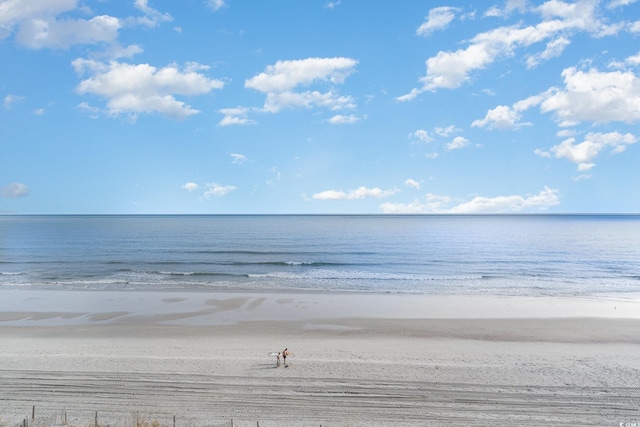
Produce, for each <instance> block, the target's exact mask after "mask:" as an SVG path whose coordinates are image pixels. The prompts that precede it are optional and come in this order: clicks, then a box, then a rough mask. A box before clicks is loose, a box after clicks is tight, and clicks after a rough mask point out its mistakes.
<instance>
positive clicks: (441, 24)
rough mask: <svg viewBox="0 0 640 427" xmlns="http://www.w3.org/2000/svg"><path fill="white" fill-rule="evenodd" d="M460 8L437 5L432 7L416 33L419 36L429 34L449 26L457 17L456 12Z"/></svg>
mask: <svg viewBox="0 0 640 427" xmlns="http://www.w3.org/2000/svg"><path fill="white" fill-rule="evenodd" d="M459 10H460V9H459V8H456V7H448V6H442V7H435V8H433V9H431V10H430V11H429V15H428V16H427V20H426V21H425V22H423V23H422V25H420V27H418V30H417V31H416V34H418V35H419V36H428V35H430V34H431V33H433V32H434V31H437V30H442V29H445V28H447V26H448V25H449V24H450V23H451V21H453V20H454V19H455V17H456V12H458V11H459Z"/></svg>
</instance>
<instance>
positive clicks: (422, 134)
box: [409, 129, 435, 144]
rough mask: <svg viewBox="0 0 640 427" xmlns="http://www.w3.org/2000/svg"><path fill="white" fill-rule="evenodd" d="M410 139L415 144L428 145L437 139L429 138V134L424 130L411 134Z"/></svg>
mask: <svg viewBox="0 0 640 427" xmlns="http://www.w3.org/2000/svg"><path fill="white" fill-rule="evenodd" d="M409 138H410V139H412V140H413V142H414V143H423V144H428V143H430V142H432V141H434V140H435V139H434V138H432V137H431V136H429V133H428V132H427V131H426V130H424V129H418V130H417V131H415V132H413V133H411V134H409Z"/></svg>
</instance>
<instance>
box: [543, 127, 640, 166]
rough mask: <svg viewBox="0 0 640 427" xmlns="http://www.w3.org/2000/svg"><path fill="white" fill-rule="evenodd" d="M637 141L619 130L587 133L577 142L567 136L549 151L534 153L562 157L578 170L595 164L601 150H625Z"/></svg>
mask: <svg viewBox="0 0 640 427" xmlns="http://www.w3.org/2000/svg"><path fill="white" fill-rule="evenodd" d="M636 142H638V140H637V138H636V137H635V136H634V135H632V134H630V133H626V134H622V133H619V132H609V133H589V134H587V135H586V137H585V139H584V141H582V142H580V143H577V144H576V140H575V138H568V139H566V140H564V141H562V142H561V143H560V144H558V145H555V146H553V147H551V150H550V152H547V151H543V150H536V154H538V155H539V156H542V157H551V155H552V154H553V156H554V157H556V158H564V159H567V160H569V161H570V162H573V163H577V164H578V170H579V171H585V170H590V169H591V168H593V167H594V166H595V163H593V160H595V159H596V158H597V157H598V156H599V155H600V153H601V152H602V151H604V150H606V149H609V150H610V151H611V153H613V154H617V153H621V152H623V151H625V150H626V148H627V147H628V146H629V145H632V144H635V143H636Z"/></svg>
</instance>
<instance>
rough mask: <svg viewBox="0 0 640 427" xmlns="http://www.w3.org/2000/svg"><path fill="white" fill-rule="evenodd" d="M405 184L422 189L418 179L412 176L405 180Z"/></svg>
mask: <svg viewBox="0 0 640 427" xmlns="http://www.w3.org/2000/svg"><path fill="white" fill-rule="evenodd" d="M404 185H406V186H407V187H409V188H415V189H416V190H419V189H420V183H419V182H418V181H416V180H415V179H411V178H409V179H407V180H406V181H405V182H404Z"/></svg>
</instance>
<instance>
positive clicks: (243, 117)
mask: <svg viewBox="0 0 640 427" xmlns="http://www.w3.org/2000/svg"><path fill="white" fill-rule="evenodd" d="M250 111H251V110H250V109H249V108H244V107H236V108H222V109H221V110H218V112H219V113H221V114H223V115H224V117H223V118H222V120H220V121H219V122H218V126H233V125H252V124H255V121H254V120H251V119H250V118H249V117H248V115H249V112H250Z"/></svg>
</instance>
